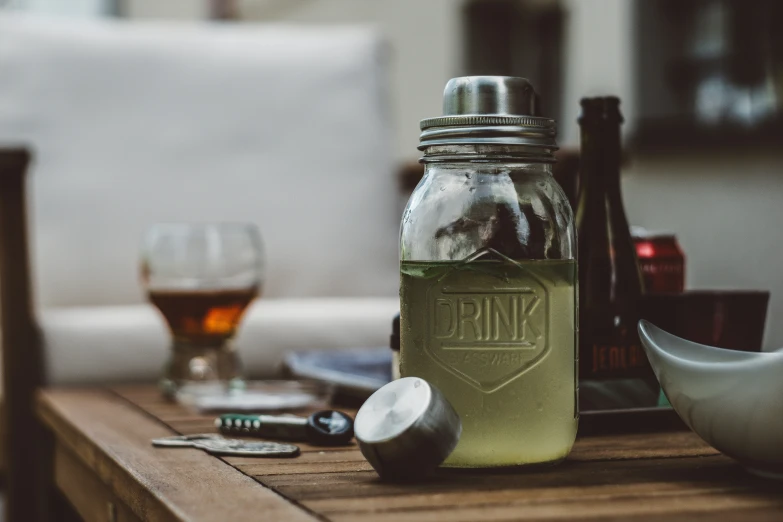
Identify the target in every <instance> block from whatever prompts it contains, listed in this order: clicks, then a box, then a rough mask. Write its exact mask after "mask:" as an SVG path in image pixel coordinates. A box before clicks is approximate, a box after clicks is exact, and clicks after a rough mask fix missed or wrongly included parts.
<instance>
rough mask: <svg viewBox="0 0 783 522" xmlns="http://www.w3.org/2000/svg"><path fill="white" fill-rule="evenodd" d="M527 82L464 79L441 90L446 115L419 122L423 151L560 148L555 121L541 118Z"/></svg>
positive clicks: (534, 97)
mask: <svg viewBox="0 0 783 522" xmlns="http://www.w3.org/2000/svg"><path fill="white" fill-rule="evenodd" d="M538 105H539V102H538V95H537V94H536V91H535V89H533V86H532V85H531V84H530V82H529V81H527V80H526V79H525V78H515V77H513V76H463V77H460V78H452V79H451V80H449V81H448V83H447V84H446V88H445V89H444V91H443V116H438V117H436V118H427V119H425V120H421V125H420V126H421V136H420V143H419V149H420V150H424V149H425V148H427V147H429V146H432V145H458V144H465V145H479V144H506V145H527V146H529V147H536V148H539V149H549V152H550V153H551V152H554V151H555V150H557V143H556V141H555V134H556V133H557V126H556V124H555V120H552V119H550V118H543V117H541V116H540V115H539V113H538V111H539V108H538Z"/></svg>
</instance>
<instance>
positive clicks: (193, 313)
mask: <svg viewBox="0 0 783 522" xmlns="http://www.w3.org/2000/svg"><path fill="white" fill-rule="evenodd" d="M258 294H259V289H258V287H253V288H242V289H232V290H153V291H150V293H149V299H150V301H151V302H152V304H154V305H155V306H156V307H157V308H158V310H160V312H161V313H162V314H163V317H164V318H165V319H166V323H168V325H169V328H170V329H171V333H172V335H173V336H174V339H175V341H187V342H189V343H199V344H201V343H207V344H210V343H215V344H220V343H221V342H223V341H225V340H227V339H230V338H231V337H233V336H234V334H235V333H236V330H237V326H239V322H240V320H241V319H242V315H243V314H244V312H245V309H247V307H248V305H249V304H250V303H251V301H253V299H255V298H256V297H258Z"/></svg>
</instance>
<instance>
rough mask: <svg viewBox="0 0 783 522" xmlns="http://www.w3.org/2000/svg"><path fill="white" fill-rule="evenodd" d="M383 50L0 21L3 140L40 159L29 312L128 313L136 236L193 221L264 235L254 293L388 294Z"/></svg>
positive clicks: (391, 210)
mask: <svg viewBox="0 0 783 522" xmlns="http://www.w3.org/2000/svg"><path fill="white" fill-rule="evenodd" d="M381 48H382V42H381V40H380V38H379V37H378V35H377V34H376V33H375V32H373V31H372V30H369V29H361V28H314V27H307V28H304V27H284V26H272V25H269V26H263V25H258V26H255V25H227V24H226V25H223V24H212V25H207V24H203V25H195V24H194V25H173V24H143V23H136V24H130V23H125V22H109V21H103V22H97V21H78V22H77V21H72V20H69V21H67V22H63V21H60V20H41V19H32V18H25V17H21V16H18V15H0V71H2V74H0V142H14V143H20V142H21V143H29V144H31V145H32V146H34V148H35V152H36V162H35V165H34V168H33V170H32V174H31V180H32V190H31V198H32V200H33V205H32V207H31V208H32V220H31V222H32V230H33V232H32V236H33V239H34V241H33V246H34V249H33V250H34V251H33V259H34V262H35V271H34V275H35V278H34V283H35V287H36V293H37V296H38V304H39V305H41V306H51V305H55V306H61V305H70V306H72V305H81V306H84V305H98V304H126V303H140V302H142V301H143V294H142V292H141V290H140V288H139V285H138V277H137V263H138V252H139V244H140V241H141V238H142V236H143V234H144V232H145V230H146V229H147V228H148V227H149V226H150V225H151V224H153V223H155V222H160V221H193V220H197V221H251V222H255V223H257V224H258V225H259V226H260V228H261V230H262V234H263V236H264V239H265V243H266V248H267V255H268V260H269V262H268V272H267V275H268V277H267V284H266V287H265V295H266V296H272V297H280V296H284V297H299V296H393V295H395V294H396V286H397V277H398V276H397V235H398V227H399V215H398V211H397V210H396V209H395V204H396V197H395V192H396V187H395V183H394V176H393V172H392V165H391V158H390V150H391V148H392V146H391V145H392V144H391V142H390V136H389V131H388V127H389V121H388V114H387V112H388V111H387V110H386V103H385V102H386V100H385V98H384V96H383V92H384V82H385V78H384V76H383V69H384V62H383V60H382V59H381V56H382V54H383V53H382V52H381ZM139 310H142V309H139ZM58 313H60V312H58ZM74 313H76V312H74ZM106 313H112V312H111V311H106ZM136 313H138V314H141V315H139V316H138V317H139V318H142V317H144V313H149V312H142V311H138V312H136ZM58 317H64V316H58ZM75 317H79V316H78V315H77V316H75ZM150 317H151V316H150ZM84 320H87V319H86V318H85V319H84ZM58 324H59V323H58ZM384 332H385V330H384ZM132 335H134V334H132ZM139 349H142V348H138V347H137V348H135V349H134V350H139ZM149 349H150V350H153V348H152V347H149ZM131 352H133V350H131ZM90 357H92V358H95V359H96V360H97V359H99V358H100V355H99V354H93V355H91V356H90ZM150 357H153V356H152V355H150ZM127 359H128V364H147V363H146V362H141V361H135V359H134V358H133V357H131V356H130V354H129V355H128V358H127ZM130 359H134V362H133V363H131V362H130ZM153 359H154V360H155V361H156V362H155V364H157V362H159V361H160V360H161V357H160V356H158V357H157V359H155V358H154V357H153ZM139 368H140V367H139ZM134 371H135V370H134Z"/></svg>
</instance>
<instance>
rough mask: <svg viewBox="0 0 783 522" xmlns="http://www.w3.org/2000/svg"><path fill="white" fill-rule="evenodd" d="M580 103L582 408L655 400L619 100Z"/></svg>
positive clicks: (578, 220) (635, 404)
mask: <svg viewBox="0 0 783 522" xmlns="http://www.w3.org/2000/svg"><path fill="white" fill-rule="evenodd" d="M581 104H582V114H581V116H580V118H579V124H580V126H581V158H580V165H581V172H580V187H579V188H580V192H579V203H578V207H577V213H576V223H577V231H578V248H579V256H578V259H579V264H578V266H579V376H580V400H581V402H582V404H581V407H582V409H604V408H620V407H639V406H654V405H655V404H656V402H657V398H658V395H657V381H656V379H655V376H654V375H653V374H652V370H651V368H650V364H649V362H648V361H647V357H646V356H645V354H644V350H643V349H642V347H641V344H640V342H639V336H638V333H637V331H636V325H637V323H638V321H639V307H640V301H641V297H642V294H643V283H642V277H641V273H640V271H639V267H638V264H637V260H636V251H635V247H634V243H633V240H632V239H631V232H630V230H629V227H628V219H627V218H626V217H625V211H624V209H623V202H622V194H621V192H620V124H621V123H622V122H623V118H622V115H621V114H620V100H619V99H618V98H616V97H601V98H584V99H582V102H581Z"/></svg>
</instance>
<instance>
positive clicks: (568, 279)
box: [400, 256, 578, 467]
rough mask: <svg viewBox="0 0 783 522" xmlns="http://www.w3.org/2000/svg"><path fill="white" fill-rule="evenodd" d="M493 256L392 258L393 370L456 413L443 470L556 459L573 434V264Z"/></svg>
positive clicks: (575, 419) (567, 447)
mask: <svg viewBox="0 0 783 522" xmlns="http://www.w3.org/2000/svg"><path fill="white" fill-rule="evenodd" d="M498 257H500V258H501V259H492V260H485V259H479V260H474V261H470V262H465V261H426V262H422V261H403V262H402V264H401V283H400V302H401V311H400V314H401V315H400V321H401V322H400V343H401V352H400V356H401V361H400V371H401V374H402V376H403V377H408V376H416V377H421V378H423V379H425V380H427V381H429V382H430V383H432V384H433V385H435V386H436V387H437V388H438V389H440V390H441V392H443V394H444V395H445V396H446V398H447V399H448V400H449V402H451V404H452V405H453V406H454V408H455V409H456V410H457V412H458V413H459V415H460V418H461V419H462V425H463V430H462V437H461V438H460V442H459V444H458V445H457V448H456V449H455V450H454V452H453V453H452V454H451V456H450V457H449V458H448V459H447V460H446V462H445V465H446V466H451V467H495V466H514V465H521V464H537V463H545V462H556V461H559V460H562V459H563V458H565V457H566V455H568V453H569V451H570V450H571V447H572V445H573V443H574V438H575V437H576V428H577V423H578V413H577V399H576V360H575V359H576V320H575V317H576V313H575V302H576V300H575V297H576V292H575V286H574V285H575V282H576V263H575V262H574V260H523V261H511V260H509V259H502V256H498Z"/></svg>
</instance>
